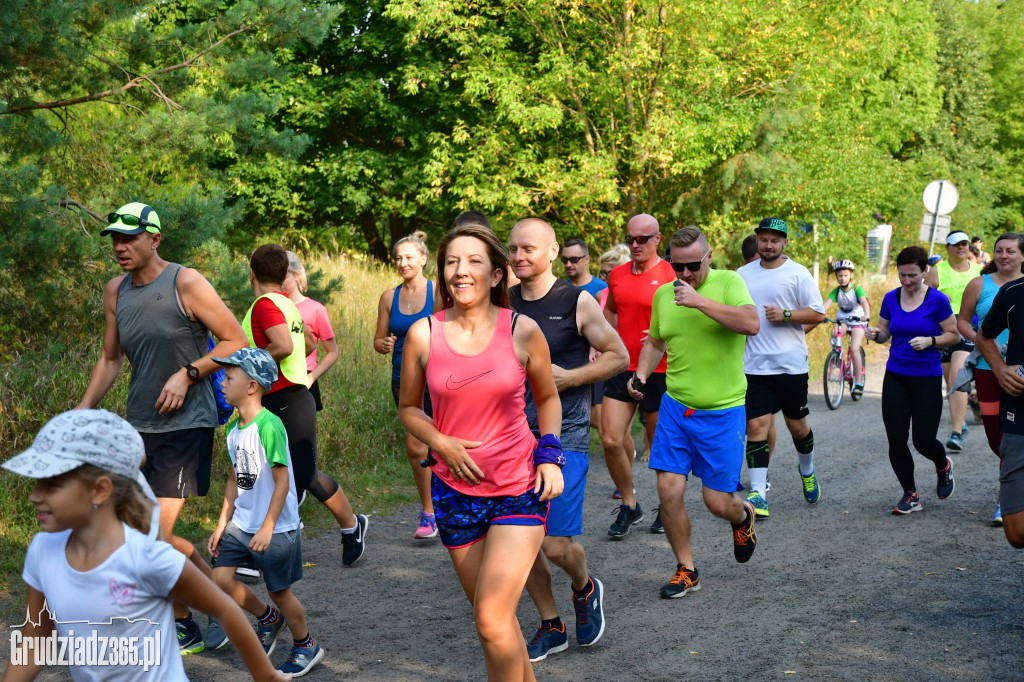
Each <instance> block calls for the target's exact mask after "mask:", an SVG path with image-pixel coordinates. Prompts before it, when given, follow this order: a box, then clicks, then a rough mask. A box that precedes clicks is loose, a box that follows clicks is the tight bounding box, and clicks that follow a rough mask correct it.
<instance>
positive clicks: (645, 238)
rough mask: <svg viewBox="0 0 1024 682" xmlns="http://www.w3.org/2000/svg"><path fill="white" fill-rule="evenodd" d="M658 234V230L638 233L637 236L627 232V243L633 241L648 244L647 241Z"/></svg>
mask: <svg viewBox="0 0 1024 682" xmlns="http://www.w3.org/2000/svg"><path fill="white" fill-rule="evenodd" d="M657 236H658V233H657V232H655V233H654V234H641V235H638V236H636V237H631V236H629V235H628V234H627V235H626V243H627V244H632V243H633V242H636V243H637V244H646V243H647V242H649V241H650V240H652V239H654V238H655V237H657Z"/></svg>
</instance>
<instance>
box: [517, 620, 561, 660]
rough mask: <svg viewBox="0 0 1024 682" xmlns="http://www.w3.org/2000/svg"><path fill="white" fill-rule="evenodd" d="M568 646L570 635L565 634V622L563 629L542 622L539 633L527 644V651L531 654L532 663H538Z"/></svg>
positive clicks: (538, 629)
mask: <svg viewBox="0 0 1024 682" xmlns="http://www.w3.org/2000/svg"><path fill="white" fill-rule="evenodd" d="M568 648H569V637H568V636H567V635H566V634H565V623H562V629H561V630H556V629H555V628H553V627H551V626H550V625H544V624H541V626H540V627H539V628H537V634H536V635H534V636H533V639H531V640H530V643H529V644H527V645H526V653H527V654H529V656H530V663H536V662H537V661H543V660H544V659H545V658H547V657H548V654H557V653H560V652H562V651H565V650H566V649H568Z"/></svg>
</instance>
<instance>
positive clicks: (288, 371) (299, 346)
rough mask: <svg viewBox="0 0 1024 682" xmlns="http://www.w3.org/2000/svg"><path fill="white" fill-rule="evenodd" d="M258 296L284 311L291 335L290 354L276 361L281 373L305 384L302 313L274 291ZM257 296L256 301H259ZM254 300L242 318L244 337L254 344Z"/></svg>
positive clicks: (296, 382) (288, 378)
mask: <svg viewBox="0 0 1024 682" xmlns="http://www.w3.org/2000/svg"><path fill="white" fill-rule="evenodd" d="M260 298H269V299H270V300H271V301H272V302H273V303H274V305H276V306H277V307H278V309H279V310H280V311H281V312H282V313H284V319H285V323H286V324H287V325H288V331H289V332H290V333H291V336H292V354H291V355H289V356H288V357H286V358H284V359H283V360H280V361H279V362H278V363H277V366H278V368H279V369H280V370H281V374H282V375H283V376H284V378H285V379H287V380H288V381H290V382H292V383H293V384H300V385H302V386H305V385H306V337H305V335H304V334H303V333H302V315H300V314H299V309H298V308H296V307H295V304H294V303H292V301H291V299H290V298H288V297H287V296H282V295H281V294H278V293H276V292H271V293H269V294H263V295H262V296H260ZM260 298H257V299H256V301H259V300H260ZM256 301H253V302H252V305H251V306H249V310H247V311H246V312H245V318H244V319H243V320H242V329H244V330H245V338H247V339H249V345H250V346H255V345H256V344H255V343H254V342H253V340H252V309H253V308H255V307H256Z"/></svg>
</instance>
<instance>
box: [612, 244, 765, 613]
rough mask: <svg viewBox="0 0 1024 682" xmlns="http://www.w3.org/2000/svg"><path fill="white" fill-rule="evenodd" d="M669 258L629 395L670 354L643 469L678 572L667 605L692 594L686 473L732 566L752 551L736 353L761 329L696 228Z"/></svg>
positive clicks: (742, 291) (742, 290)
mask: <svg viewBox="0 0 1024 682" xmlns="http://www.w3.org/2000/svg"><path fill="white" fill-rule="evenodd" d="M669 248H670V249H671V253H672V268H673V269H674V270H675V271H676V277H677V279H676V281H675V282H673V283H671V284H664V285H662V286H661V287H659V288H658V290H657V291H656V292H655V294H654V303H653V308H652V311H651V330H650V338H649V340H648V342H647V343H645V344H644V347H643V350H642V351H641V352H640V358H639V360H638V363H637V370H636V374H635V378H634V379H633V380H632V381H631V382H630V384H629V386H630V388H629V390H630V394H631V395H633V396H634V397H637V396H642V388H643V385H644V384H646V382H647V378H648V376H650V373H651V372H652V371H653V370H654V368H655V367H657V365H658V363H659V362H660V361H661V358H662V356H663V355H665V353H666V352H667V353H668V367H667V371H666V375H665V378H666V387H667V391H666V393H665V395H664V397H663V398H662V401H661V418H660V419H659V420H658V427H657V430H656V431H655V433H654V442H653V443H652V445H651V460H650V467H651V468H652V469H654V470H655V471H656V472H657V474H658V498H659V500H660V502H661V519H662V523H663V524H664V526H665V535H666V536H667V537H668V541H669V544H670V545H671V546H672V551H673V552H674V553H675V556H676V562H677V567H676V572H675V575H674V576H672V579H671V580H670V581H669V583H668V584H667V585H665V586H664V587H662V588H661V596H662V597H663V598H665V599H672V598H677V597H682V596H684V595H685V594H686V593H687V592H690V591H695V590H698V589H700V583H699V581H698V578H697V569H696V568H695V567H694V564H693V550H692V548H691V546H690V520H689V517H688V516H687V513H686V505H685V503H684V500H683V496H684V493H685V492H686V483H687V477H688V476H689V474H690V473H691V472H692V473H694V474H695V475H696V476H698V477H699V478H700V479H701V481H702V482H703V484H704V504H705V505H707V508H708V510H709V511H710V512H711V513H712V514H714V515H715V516H717V517H719V518H722V519H728V520H729V522H730V523H731V524H732V530H733V542H734V553H735V557H736V560H737V561H739V562H741V563H742V562H745V561H747V560H748V559H750V557H751V555H752V554H753V553H754V548H755V547H756V545H757V537H756V535H755V534H754V507H753V505H752V504H750V503H749V502H745V501H744V500H743V499H742V498H741V497H740V496H739V495H737V494H736V490H737V488H738V486H739V482H740V471H741V470H742V468H743V441H744V436H745V434H746V412H745V409H744V398H745V395H746V390H747V380H746V377H745V375H744V374H743V350H744V346H745V344H746V337H747V336H752V335H754V334H756V333H757V332H758V330H759V328H760V322H759V321H758V316H757V309H756V308H755V307H754V301H753V300H752V299H751V297H750V292H749V291H747V286H746V284H745V283H744V282H743V278H741V277H740V276H739V275H737V274H736V273H735V272H731V271H728V270H712V269H711V247H710V246H709V245H708V241H707V238H706V237H705V236H704V235H703V233H701V231H700V230H699V229H698V228H696V227H694V226H692V225H691V226H688V227H684V228H682V229H681V230H677V231H676V233H675V234H674V235H672V239H671V241H670V242H669ZM638 388H639V389H640V390H637V389H638ZM638 399H639V398H638Z"/></svg>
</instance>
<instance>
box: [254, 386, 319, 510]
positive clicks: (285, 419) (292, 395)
mask: <svg viewBox="0 0 1024 682" xmlns="http://www.w3.org/2000/svg"><path fill="white" fill-rule="evenodd" d="M263 407H265V408H267V409H268V410H270V411H271V412H273V413H274V414H276V415H277V416H278V418H279V419H280V420H281V422H282V423H283V424H284V431H285V433H287V434H288V452H289V454H291V457H292V478H293V479H294V480H295V490H296V492H298V493H299V497H300V498H301V497H302V491H303V490H309V486H310V485H311V484H312V483H313V477H314V476H315V475H316V470H317V469H316V459H317V448H316V404H315V402H314V400H313V394H312V393H310V392H309V389H307V388H306V387H305V386H301V385H299V386H289V387H287V388H282V389H281V390H280V391H274V392H273V393H267V394H265V395H264V396H263Z"/></svg>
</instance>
